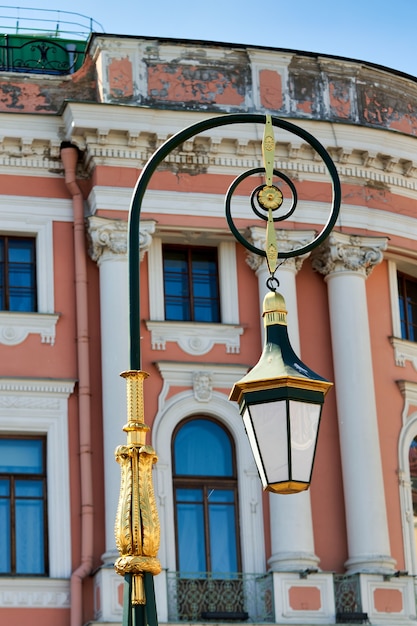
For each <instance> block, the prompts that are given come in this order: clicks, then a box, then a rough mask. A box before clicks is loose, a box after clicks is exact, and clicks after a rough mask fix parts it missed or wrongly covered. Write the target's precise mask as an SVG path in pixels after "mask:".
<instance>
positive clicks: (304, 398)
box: [115, 113, 341, 626]
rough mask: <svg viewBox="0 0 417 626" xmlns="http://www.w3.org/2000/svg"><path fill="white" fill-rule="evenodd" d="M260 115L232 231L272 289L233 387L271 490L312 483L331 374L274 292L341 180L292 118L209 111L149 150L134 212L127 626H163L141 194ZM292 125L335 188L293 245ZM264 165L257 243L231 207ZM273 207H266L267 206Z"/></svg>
mask: <svg viewBox="0 0 417 626" xmlns="http://www.w3.org/2000/svg"><path fill="white" fill-rule="evenodd" d="M246 123H250V124H256V123H257V124H263V125H264V128H265V131H264V138H263V143H262V152H263V158H264V167H263V168H254V169H251V170H248V171H247V172H244V173H243V174H241V175H240V176H238V177H237V178H236V179H235V180H234V182H233V183H232V184H231V185H230V187H229V190H228V191H227V194H226V198H225V212H226V219H227V222H228V225H229V228H230V230H231V231H232V233H233V235H234V236H235V238H236V239H237V240H238V241H239V242H240V243H242V244H243V245H244V246H245V247H246V248H247V249H248V250H249V251H251V252H254V253H255V254H258V255H260V256H262V257H266V260H267V264H268V268H269V272H270V277H269V279H268V281H267V286H268V288H269V289H270V291H271V293H270V294H268V295H267V296H266V298H265V303H264V320H265V326H266V334H265V335H266V337H265V348H264V351H263V353H262V356H261V358H260V360H259V362H258V364H257V365H256V366H255V367H254V368H253V369H252V370H251V371H250V372H249V373H248V374H247V375H246V376H244V377H243V378H242V379H241V380H240V381H239V382H237V383H236V384H235V385H234V387H233V390H232V392H231V395H230V399H231V400H237V401H238V402H239V405H240V412H241V415H242V418H243V422H244V424H245V427H246V431H247V434H248V438H249V442H250V444H251V447H252V451H253V454H254V458H255V461H256V464H257V467H258V470H259V474H260V477H261V480H262V484H263V486H264V488H265V489H268V490H270V491H274V492H277V493H294V492H297V491H302V490H304V489H307V488H308V486H309V483H310V478H311V471H312V465H313V461H314V454H315V448H316V440H317V433H318V426H319V421H320V415H321V407H322V405H323V402H324V396H325V394H326V392H327V391H328V389H329V387H330V386H331V383H329V382H328V381H326V380H325V379H323V378H322V377H320V376H318V375H317V374H315V373H314V372H313V371H312V370H310V369H309V368H308V367H307V366H306V365H304V364H303V363H302V361H300V359H299V358H298V357H297V356H296V355H295V353H294V351H293V350H292V348H291V345H290V343H289V339H288V334H287V329H286V310H285V303H284V299H283V297H282V296H281V295H279V294H278V293H277V288H278V286H279V282H278V279H277V278H276V277H275V272H276V270H277V268H278V265H279V264H278V260H279V259H283V260H285V259H286V258H289V257H294V256H298V255H302V254H306V253H307V252H310V251H311V250H312V249H313V248H315V247H316V246H317V245H319V244H320V243H321V242H322V241H323V240H324V239H325V238H326V237H327V236H328V234H329V233H330V231H331V230H332V228H333V226H334V225H335V223H336V220H337V216H338V212H339V207H340V197H341V193H340V182H339V177H338V174H337V171H336V168H335V165H334V163H333V161H332V159H331V158H330V156H329V154H328V153H327V151H326V150H325V149H324V147H323V146H322V145H321V143H320V142H319V141H317V139H315V137H313V136H312V135H311V134H310V133H308V132H307V131H305V130H303V129H302V128H299V127H298V126H295V125H294V124H292V123H290V122H288V121H286V120H281V119H278V118H272V117H271V116H270V115H266V116H265V115H258V114H250V113H237V114H231V115H223V116H219V117H215V118H210V119H207V120H204V121H201V122H198V123H197V124H193V125H192V126H189V127H188V128H186V129H184V130H182V131H180V132H179V133H177V134H176V135H174V136H173V137H171V138H170V139H168V140H167V141H166V142H165V143H164V144H163V145H162V146H161V147H160V148H159V149H158V150H157V151H156V152H155V153H154V154H153V156H152V157H151V158H150V160H149V161H148V163H147V164H146V166H145V167H144V169H143V170H142V173H141V176H140V177H139V179H138V181H137V184H136V187H135V190H134V193H133V197H132V202H131V207H130V212H129V221H128V264H129V319H130V369H129V370H127V371H126V372H123V373H122V374H121V375H122V376H123V377H124V378H125V379H126V381H127V398H128V409H127V410H128V420H127V424H126V425H125V426H124V430H125V431H126V433H127V443H126V445H123V446H119V447H118V448H117V449H116V459H117V461H118V462H119V464H120V466H121V488H120V497H119V505H118V510H117V516H116V526H115V534H116V545H117V548H118V550H119V552H120V557H119V558H118V559H117V561H116V563H115V569H116V571H117V572H118V573H119V574H121V575H123V576H124V577H125V592H124V610H123V626H131V624H133V623H134V624H135V626H139V624H140V625H142V626H146V625H148V626H157V613H156V606H155V592H154V587H153V576H154V575H155V574H157V573H159V571H160V569H161V566H160V563H159V561H158V558H157V552H158V547H159V536H160V527H159V520H158V514H157V509H156V503H155V496H154V490H153V484H152V466H153V464H154V463H155V462H156V460H157V457H156V453H155V451H154V450H153V448H152V447H151V446H149V445H147V444H146V432H147V431H148V430H149V427H148V426H147V425H146V424H145V420H144V401H143V382H144V380H145V378H146V377H147V376H148V374H147V373H146V372H144V371H142V370H141V358H140V329H139V319H140V251H139V236H140V235H139V232H140V231H139V225H140V211H141V206H142V200H143V197H144V194H145V191H146V189H147V186H148V184H149V181H150V179H151V177H152V175H153V173H154V171H155V170H156V168H157V167H158V165H159V164H160V163H161V162H162V161H163V159H165V157H167V156H168V154H169V153H170V152H172V151H173V150H174V149H175V148H178V147H179V146H180V145H181V144H183V143H184V142H185V141H187V140H189V139H190V138H192V137H194V136H195V135H198V134H199V133H201V132H203V131H206V130H210V129H212V128H216V127H219V126H227V125H233V124H246ZM274 127H278V128H281V129H283V130H286V131H289V132H290V133H292V134H295V135H297V136H298V137H300V138H301V139H303V140H304V141H305V142H306V143H307V144H309V145H310V147H312V148H313V150H315V151H316V152H317V153H318V154H319V156H320V157H321V159H322V160H323V162H324V164H325V166H326V168H327V170H328V173H329V174H330V177H331V181H332V189H333V199H332V210H331V213H330V216H329V219H328V221H327V223H326V225H325V226H324V228H323V229H322V231H321V232H320V233H319V234H318V235H317V236H316V237H315V239H313V240H312V241H311V242H310V243H308V244H307V245H305V246H303V247H302V248H299V249H298V250H292V251H289V252H288V251H287V252H284V251H279V250H278V247H277V239H276V234H275V228H274V223H275V222H278V221H283V220H285V219H287V218H288V217H289V216H290V215H292V213H293V212H294V210H295V208H296V206H297V192H296V189H295V186H294V184H293V182H292V181H291V180H290V179H289V178H288V177H287V176H286V175H285V174H284V173H283V172H280V171H278V170H276V169H275V168H274V153H275V140H274V132H273V128H274ZM260 173H264V174H265V184H263V185H261V186H258V187H256V189H254V191H253V192H252V195H251V206H252V209H253V211H254V212H255V214H256V215H258V217H260V218H261V219H264V220H265V221H267V237H266V250H262V249H260V248H257V247H255V246H254V245H253V244H251V243H250V242H249V241H247V240H246V239H245V238H244V237H243V236H242V235H241V233H240V232H239V230H238V228H237V227H236V226H235V224H234V222H233V218H232V215H231V198H232V195H233V192H234V191H235V189H236V187H237V186H238V185H239V183H240V182H241V181H242V180H244V179H245V178H247V177H249V176H252V175H254V174H260ZM274 178H279V179H280V180H281V181H283V182H284V184H285V185H286V186H287V188H288V189H289V190H290V195H291V199H290V203H289V204H290V206H289V208H287V209H286V212H285V211H280V212H279V214H277V215H275V214H274V212H275V211H277V210H278V209H281V207H282V205H283V202H284V195H283V192H282V191H281V189H280V188H279V187H278V186H276V185H274V182H273V181H274ZM266 212H267V216H266V215H265V213H266Z"/></svg>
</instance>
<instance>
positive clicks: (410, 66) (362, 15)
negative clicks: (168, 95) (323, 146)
mask: <svg viewBox="0 0 417 626" xmlns="http://www.w3.org/2000/svg"><path fill="white" fill-rule="evenodd" d="M7 6H9V7H10V6H13V5H12V4H11V3H10V4H9V5H0V32H1V26H4V25H5V23H6V22H5V20H6V18H5V16H11V21H12V22H13V23H16V22H17V21H19V24H20V25H23V24H25V23H26V24H27V23H28V22H25V18H31V17H33V16H34V15H35V10H36V9H38V10H41V9H42V11H38V13H37V15H40V16H41V17H43V18H44V19H51V20H52V21H51V23H52V24H53V23H55V22H56V21H57V20H59V19H61V20H68V19H69V20H74V21H75V22H78V23H81V22H82V23H84V24H85V23H86V20H85V19H84V18H83V19H82V20H81V19H80V18H79V16H76V15H72V16H71V15H70V16H68V15H65V13H64V12H67V11H68V12H72V13H73V14H74V13H78V14H81V15H84V16H86V17H87V18H92V19H93V20H95V22H96V24H95V26H96V27H95V30H98V31H100V30H103V31H104V32H105V33H107V34H115V35H135V36H151V37H170V38H174V39H197V40H204V41H219V42H225V43H239V44H248V45H255V46H268V47H273V48H289V49H291V50H303V51H308V52H320V53H323V54H331V55H336V56H342V57H348V58H351V59H356V60H362V61H368V62H371V63H377V64H379V65H384V66H386V67H389V68H392V69H395V70H398V71H401V72H405V73H407V74H411V75H412V76H417V0H395V1H394V2H393V1H392V0H344V2H343V1H340V0H339V1H337V0H287V1H286V2H284V1H283V0H267V1H266V2H265V3H261V2H259V0H251V1H250V0H205V1H204V2H203V1H202V0H33V1H32V0H26V1H25V0H22V1H21V2H19V3H18V6H19V7H20V9H19V10H18V9H13V10H12V9H8V8H6V7H7ZM57 6H59V10H57V9H56V7H57ZM29 10H30V11H29ZM46 10H51V12H50V13H49V12H47V11H46ZM9 23H10V19H8V21H7V24H9ZM87 23H88V20H87ZM61 28H62V27H61Z"/></svg>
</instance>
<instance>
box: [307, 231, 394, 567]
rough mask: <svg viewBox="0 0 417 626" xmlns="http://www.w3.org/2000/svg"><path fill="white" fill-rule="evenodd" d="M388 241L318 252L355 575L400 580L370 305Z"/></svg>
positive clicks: (353, 241) (355, 242) (335, 236)
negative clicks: (371, 279)
mask: <svg viewBox="0 0 417 626" xmlns="http://www.w3.org/2000/svg"><path fill="white" fill-rule="evenodd" d="M386 245H387V240H386V238H385V237H381V238H377V237H372V238H371V237H358V236H356V235H355V236H352V235H347V234H343V233H337V232H333V233H332V234H331V235H330V237H329V238H328V240H327V241H326V243H324V244H323V245H322V246H320V248H319V249H318V250H316V251H315V253H314V259H313V267H314V269H315V270H317V271H319V272H321V273H322V274H324V275H325V276H326V278H325V280H326V282H327V285H328V297H329V309H330V323H331V337H332V349H333V363H334V369H335V391H336V400H337V413H338V421H339V436H340V449H341V459H342V472H343V491H344V497H345V509H346V525H347V535H348V550H349V559H348V561H347V562H346V568H347V570H348V572H349V573H356V572H363V573H366V572H368V573H369V572H374V573H382V574H383V573H390V572H391V573H392V571H393V568H394V566H395V561H394V560H393V559H392V558H391V556H390V543H389V534H388V524H387V513H386V505H385V495H384V482H383V475H382V464H381V453H380V446H379V435H378V418H377V411H376V402H375V391H374V380H373V369H372V353H371V342H370V335H369V321H368V309H367V302H366V285H365V281H366V278H367V276H368V275H369V274H370V273H371V271H372V269H373V267H374V266H375V265H376V264H377V263H379V262H380V261H381V260H382V258H383V250H384V249H385V248H386Z"/></svg>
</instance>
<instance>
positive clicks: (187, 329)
mask: <svg viewBox="0 0 417 626" xmlns="http://www.w3.org/2000/svg"><path fill="white" fill-rule="evenodd" d="M146 327H147V329H148V330H149V331H150V332H151V342H152V350H165V348H166V343H167V342H173V343H177V344H178V346H179V347H180V348H181V349H182V350H183V351H184V352H186V353H187V354H191V355H193V356H201V355H202V354H207V352H210V350H211V349H212V348H213V346H214V345H216V344H223V345H224V346H225V347H226V352H227V353H228V354H239V352H240V335H242V334H243V327H242V326H237V325H233V324H205V323H203V322H162V321H151V320H148V321H146Z"/></svg>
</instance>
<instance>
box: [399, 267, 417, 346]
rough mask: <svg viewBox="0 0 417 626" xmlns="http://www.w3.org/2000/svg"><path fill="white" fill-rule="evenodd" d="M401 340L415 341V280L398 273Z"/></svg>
mask: <svg viewBox="0 0 417 626" xmlns="http://www.w3.org/2000/svg"><path fill="white" fill-rule="evenodd" d="M398 298H399V307H400V322H401V338H402V339H407V340H408V341H417V280H416V279H415V278H413V277H412V276H407V275H406V274H402V273H400V272H398Z"/></svg>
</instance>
